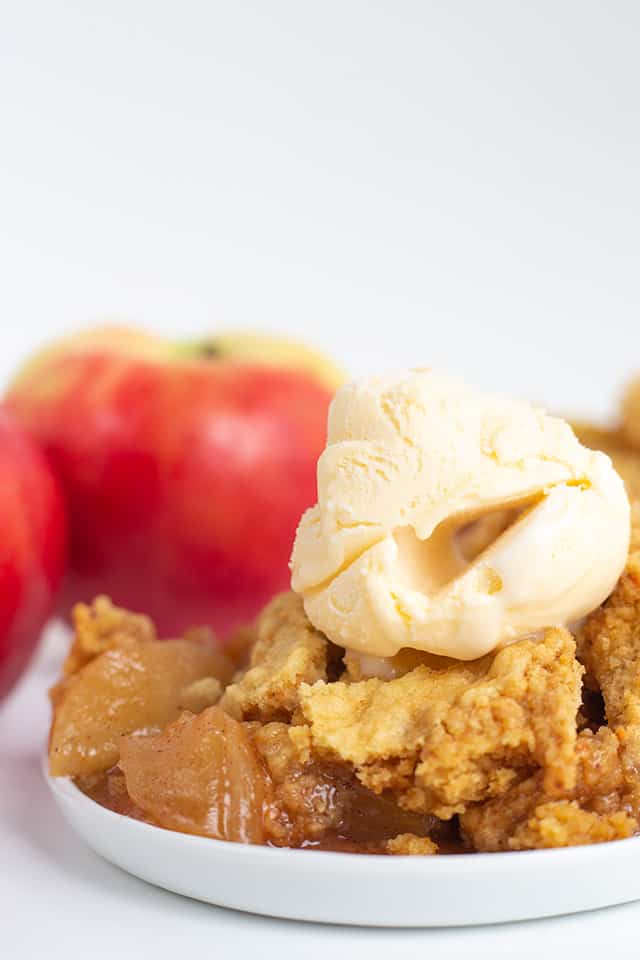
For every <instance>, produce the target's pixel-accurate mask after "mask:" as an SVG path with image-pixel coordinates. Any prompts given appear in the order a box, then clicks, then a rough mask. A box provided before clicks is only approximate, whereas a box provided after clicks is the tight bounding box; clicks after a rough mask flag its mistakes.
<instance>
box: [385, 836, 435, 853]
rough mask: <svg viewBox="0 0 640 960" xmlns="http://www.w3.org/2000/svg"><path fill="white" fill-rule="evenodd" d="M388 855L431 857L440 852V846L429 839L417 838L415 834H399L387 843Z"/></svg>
mask: <svg viewBox="0 0 640 960" xmlns="http://www.w3.org/2000/svg"><path fill="white" fill-rule="evenodd" d="M386 851H387V853H392V854H395V855H396V856H412V857H415V856H419V857H429V856H432V855H433V854H434V853H437V852H438V845H437V843H434V842H433V840H430V839H429V837H417V836H416V835H415V833H399V834H398V836H397V837H392V838H391V840H388V841H387V846H386Z"/></svg>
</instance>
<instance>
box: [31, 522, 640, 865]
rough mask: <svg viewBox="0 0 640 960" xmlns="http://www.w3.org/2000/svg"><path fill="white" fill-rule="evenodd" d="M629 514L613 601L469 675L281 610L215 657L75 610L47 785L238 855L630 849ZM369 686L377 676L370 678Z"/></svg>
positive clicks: (635, 749)
mask: <svg viewBox="0 0 640 960" xmlns="http://www.w3.org/2000/svg"><path fill="white" fill-rule="evenodd" d="M639 531H640V515H639V514H638V509H637V507H636V508H635V509H634V535H633V537H632V553H631V555H630V557H629V561H628V565H627V568H626V570H625V572H624V574H623V576H622V577H621V579H620V581H619V583H618V585H617V587H616V589H615V591H614V592H613V594H612V596H611V597H610V598H609V599H608V600H607V602H606V603H605V604H604V605H603V606H602V607H601V608H599V609H597V610H596V611H594V613H592V614H591V615H590V616H589V617H588V618H587V620H586V622H585V623H584V624H583V625H582V626H581V628H580V630H579V631H578V632H577V635H576V636H574V635H572V633H571V632H569V631H568V630H565V629H550V630H547V631H545V632H544V634H543V635H542V636H541V637H537V638H535V639H524V640H521V641H519V642H517V643H514V644H512V645H510V646H507V647H505V648H504V649H502V650H500V651H498V652H497V653H494V654H490V655H488V656H485V657H483V658H482V659H480V660H475V661H471V662H460V661H455V660H449V659H447V658H443V657H437V656H434V655H431V654H426V653H418V652H416V651H409V650H403V651H401V652H400V653H399V654H398V655H397V656H395V657H392V658H388V659H387V660H386V661H385V662H384V663H383V664H382V665H381V664H380V663H377V664H375V665H374V666H375V669H372V665H371V664H370V663H368V662H367V658H363V657H361V656H358V655H355V654H353V653H345V651H344V650H343V649H341V648H339V647H337V646H335V645H334V644H332V643H330V642H329V641H328V640H327V639H326V637H325V636H324V635H323V634H322V633H320V632H319V631H318V630H316V629H314V627H313V626H312V625H311V623H310V622H309V620H308V619H307V617H306V615H305V612H304V609H303V605H302V601H301V600H300V598H299V597H298V596H296V595H295V594H293V593H286V594H282V595H280V596H278V597H276V598H275V599H274V600H273V601H272V602H271V603H270V604H269V605H268V606H267V607H266V608H265V610H264V611H263V612H262V614H261V615H260V617H259V619H258V621H257V623H256V624H255V626H254V627H252V628H251V629H250V630H245V631H243V632H242V634H241V635H239V637H238V638H237V641H236V643H235V645H234V644H232V645H231V646H230V648H229V653H228V654H225V655H223V654H221V653H219V652H217V651H216V650H215V648H214V646H213V645H212V643H211V638H210V637H209V636H208V635H207V633H206V632H197V631H196V632H192V633H191V634H188V635H187V636H186V637H185V638H184V639H181V640H170V641H166V640H165V641H159V640H158V639H157V637H156V634H155V630H154V628H153V625H152V623H151V622H150V621H149V620H148V618H146V617H144V616H141V615H136V614H130V613H127V612H125V611H122V610H119V609H118V608H116V607H114V606H112V605H111V603H110V602H109V601H108V600H106V599H105V598H100V599H98V600H97V601H96V602H95V603H94V605H93V606H92V607H86V606H83V605H79V606H78V607H77V608H76V611H75V616H74V624H75V635H74V641H73V646H72V649H71V652H70V654H69V657H68V659H67V662H66V664H65V667H64V672H63V677H62V679H61V681H60V682H59V683H58V684H57V686H56V687H55V688H54V689H53V691H52V702H53V707H54V716H53V722H52V728H51V737H50V768H51V773H52V774H53V775H54V776H71V777H73V778H75V782H76V783H77V785H78V786H79V787H80V789H82V790H83V791H84V792H85V793H87V794H88V795H89V796H90V797H92V798H93V799H94V800H96V801H97V802H98V803H100V804H102V805H103V806H105V807H108V808H109V809H111V810H115V811H117V812H118V813H121V814H124V815H127V816H131V817H135V818H138V819H141V820H144V821H147V822H149V823H152V824H156V825H158V826H161V827H165V828H167V829H171V830H178V831H182V832H185V833H191V834H198V835H202V836H206V837H213V838H218V839H223V840H231V841H237V842H243V843H257V844H271V845H275V846H280V847H295V848H300V847H310V848H317V849H331V850H343V851H347V852H366V853H392V854H393V853H398V854H407V853H408V854H434V853H454V852H473V851H501V850H505V851H506V850H524V849H536V848H542V847H557V846H567V845H572V844H583V843H594V842H599V841H604V840H614V839H619V838H624V837H629V836H631V835H633V834H634V833H636V832H637V831H638V818H639V817H640V774H638V770H640V693H639V692H638V691H640V554H639V553H638V552H637V549H638V544H639V543H640V538H639V536H638V532H639ZM372 674H375V675H372Z"/></svg>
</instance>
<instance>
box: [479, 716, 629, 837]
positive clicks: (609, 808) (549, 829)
mask: <svg viewBox="0 0 640 960" xmlns="http://www.w3.org/2000/svg"><path fill="white" fill-rule="evenodd" d="M576 759H577V767H576V779H575V782H574V785H573V787H572V788H570V789H567V790H565V791H563V792H562V794H561V795H559V796H558V795H556V797H553V798H552V797H550V796H549V794H548V791H547V790H546V789H545V785H544V778H543V774H542V772H540V771H538V772H536V773H535V774H533V775H532V776H530V777H527V778H526V779H523V780H521V781H520V782H519V783H516V784H514V785H513V786H512V787H511V788H510V789H509V790H508V791H507V793H505V794H504V795H503V796H501V797H498V798H497V799H493V800H489V801H487V802H486V803H483V804H479V805H477V806H472V807H470V808H469V809H468V810H467V811H466V812H465V813H464V814H463V815H462V817H461V818H460V822H461V827H462V831H463V833H464V835H465V836H466V838H467V840H468V841H469V843H470V844H471V846H472V847H473V848H474V849H476V850H480V851H486V852H494V851H500V850H521V849H537V848H538V847H546V846H571V845H573V844H574V843H596V842H598V839H597V837H598V833H599V832H600V833H601V837H600V839H603V840H609V839H615V837H613V836H609V834H608V832H609V831H610V830H611V829H612V828H613V829H618V830H621V831H623V833H621V835H624V836H629V835H630V833H632V832H633V831H634V830H635V829H636V822H635V820H634V818H633V817H632V816H631V815H630V813H629V810H628V802H627V784H626V780H625V776H624V771H623V765H622V760H621V748H620V743H619V741H618V738H617V737H616V736H615V734H614V733H612V731H611V730H609V729H608V728H607V727H602V728H601V729H600V730H599V731H598V732H597V733H596V734H593V733H592V732H591V731H590V730H584V731H583V732H582V733H581V734H580V736H579V737H578V739H577V742H576ZM620 815H622V816H620ZM625 831H626V832H625ZM587 837H589V838H590V839H585V838H587Z"/></svg>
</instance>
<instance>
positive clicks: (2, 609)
mask: <svg viewBox="0 0 640 960" xmlns="http://www.w3.org/2000/svg"><path fill="white" fill-rule="evenodd" d="M65 547H66V521H65V516H64V505H63V500H62V495H61V493H60V490H59V488H58V484H57V481H56V479H55V477H54V476H53V473H52V471H51V468H50V467H49V466H48V464H47V462H46V460H45V459H44V457H43V456H42V454H41V453H40V451H39V450H38V449H37V447H36V445H35V444H34V443H33V441H32V440H31V439H30V437H29V436H27V434H26V433H25V431H24V430H23V429H22V427H21V426H20V425H19V424H18V423H17V422H16V420H15V419H14V418H13V417H12V416H11V415H10V414H9V412H8V411H7V410H6V409H2V408H0V699H1V698H2V697H4V696H5V695H6V694H7V693H8V691H9V690H10V688H11V687H12V686H13V684H14V683H15V681H16V680H17V679H18V677H19V675H20V673H21V672H22V670H23V668H24V667H25V665H26V663H27V661H28V659H29V657H30V655H31V653H32V651H33V649H34V647H35V645H36V643H37V640H38V637H39V635H40V631H41V629H42V627H43V626H44V624H45V622H46V620H47V619H48V617H49V616H50V615H51V613H52V611H53V608H54V606H55V595H56V591H57V589H58V586H59V584H60V580H61V578H62V573H63V570H64V563H65Z"/></svg>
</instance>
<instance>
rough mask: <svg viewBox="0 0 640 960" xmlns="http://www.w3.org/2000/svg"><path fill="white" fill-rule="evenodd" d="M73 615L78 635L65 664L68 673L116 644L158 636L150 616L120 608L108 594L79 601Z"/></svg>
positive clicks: (74, 639)
mask: <svg viewBox="0 0 640 960" xmlns="http://www.w3.org/2000/svg"><path fill="white" fill-rule="evenodd" d="M71 618H72V621H73V629H74V634H73V643H72V645H71V649H70V651H69V655H68V656H67V659H66V660H65V663H64V667H63V673H64V674H65V676H70V675H71V674H73V673H76V671H78V670H80V668H81V667H83V666H84V665H85V664H87V663H89V661H90V660H92V659H93V658H94V657H97V656H98V655H99V654H101V653H104V651H105V650H108V649H110V648H112V647H117V646H119V645H121V644H123V643H125V644H126V643H129V642H131V641H132V640H133V641H136V642H137V643H149V642H150V641H152V640H155V639H156V628H155V626H154V625H153V622H152V621H151V620H150V619H149V617H145V616H144V615H143V614H141V613H130V612H129V611H128V610H123V609H122V608H121V607H116V606H115V605H114V604H113V603H112V602H111V600H110V599H109V598H108V597H96V598H95V600H94V601H93V603H92V604H91V605H90V606H89V605H87V604H86V603H77V604H76V605H75V607H74V608H73V611H72V613H71Z"/></svg>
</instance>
